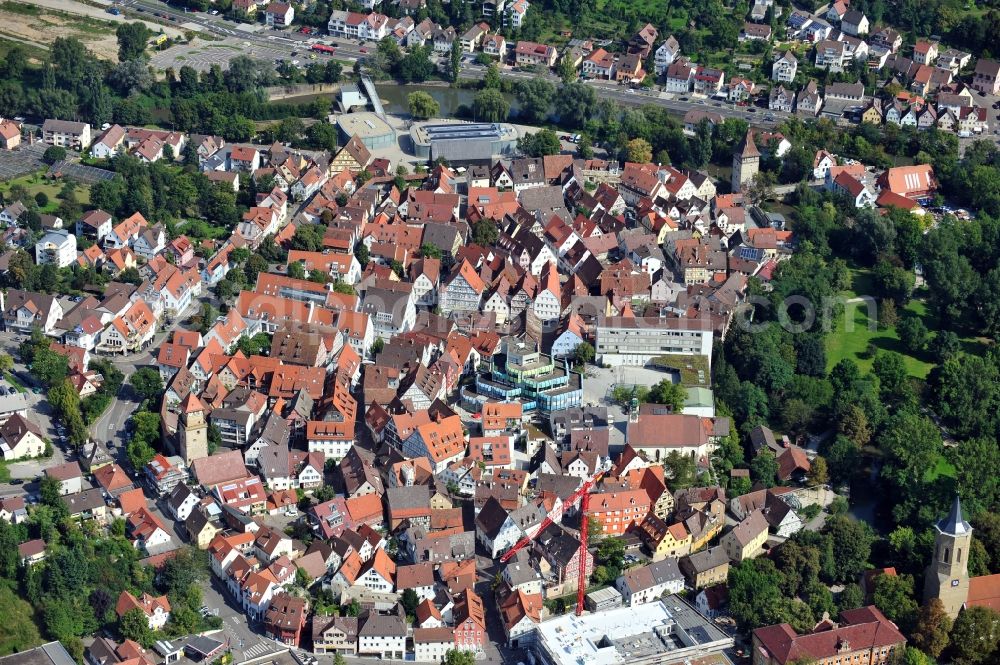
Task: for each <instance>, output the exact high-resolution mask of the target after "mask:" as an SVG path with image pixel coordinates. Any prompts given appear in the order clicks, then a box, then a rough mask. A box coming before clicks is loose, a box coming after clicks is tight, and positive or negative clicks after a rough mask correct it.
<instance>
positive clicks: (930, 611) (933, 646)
mask: <svg viewBox="0 0 1000 665" xmlns="http://www.w3.org/2000/svg"><path fill="white" fill-rule="evenodd" d="M951 627H952V621H951V617H949V616H948V615H947V614H945V611H944V605H943V604H942V603H941V600H940V599H939V598H931V599H930V600H929V601H927V602H926V603H924V605H923V607H921V608H920V610H919V611H918V612H917V617H916V623H915V625H914V627H913V632H912V633H911V634H910V640H911V641H912V642H913V646H915V647H917V648H918V649H920V650H921V651H924V652H925V653H928V654H930V655H931V656H933V657H934V658H937V657H938V656H940V655H941V652H942V651H944V649H945V647H947V646H948V639H949V638H948V633H950V632H951Z"/></svg>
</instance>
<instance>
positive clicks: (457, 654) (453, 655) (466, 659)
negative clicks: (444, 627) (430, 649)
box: [444, 649, 476, 665]
mask: <svg viewBox="0 0 1000 665" xmlns="http://www.w3.org/2000/svg"><path fill="white" fill-rule="evenodd" d="M444 665H476V655H475V654H474V653H473V652H471V651H459V650H457V649H448V651H447V652H446V653H445V654H444Z"/></svg>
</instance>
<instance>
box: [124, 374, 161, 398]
mask: <svg viewBox="0 0 1000 665" xmlns="http://www.w3.org/2000/svg"><path fill="white" fill-rule="evenodd" d="M129 384H130V385H131V386H132V388H133V389H135V392H136V393H137V394H138V395H139V397H141V398H142V399H144V400H147V399H155V398H157V397H159V396H160V394H161V393H162V392H163V379H162V378H160V373H159V372H158V371H157V370H155V369H153V368H152V367H142V368H140V369H138V370H137V371H136V372H135V374H133V375H132V376H131V377H129Z"/></svg>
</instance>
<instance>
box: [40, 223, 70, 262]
mask: <svg viewBox="0 0 1000 665" xmlns="http://www.w3.org/2000/svg"><path fill="white" fill-rule="evenodd" d="M75 262H76V236H75V235H73V234H72V233H70V232H69V231H67V230H66V229H51V230H49V231H47V232H46V233H45V235H43V236H42V238H41V239H40V240H39V241H38V242H36V243H35V263H37V264H38V265H45V264H51V265H54V266H55V267H57V268H65V267H67V266H70V265H72V264H73V263H75Z"/></svg>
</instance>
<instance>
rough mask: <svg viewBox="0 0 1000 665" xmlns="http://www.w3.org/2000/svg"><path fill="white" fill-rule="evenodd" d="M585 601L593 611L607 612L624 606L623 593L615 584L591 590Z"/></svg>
mask: <svg viewBox="0 0 1000 665" xmlns="http://www.w3.org/2000/svg"><path fill="white" fill-rule="evenodd" d="M583 602H584V604H585V605H586V606H587V609H588V610H590V611H591V612H605V611H607V610H613V609H617V608H619V607H621V606H622V594H621V592H620V591H619V590H618V589H616V588H614V587H613V586H608V587H604V588H603V589H598V590H596V591H591V592H590V593H588V594H587V597H586V598H585V599H584V601H583Z"/></svg>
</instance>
